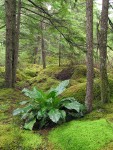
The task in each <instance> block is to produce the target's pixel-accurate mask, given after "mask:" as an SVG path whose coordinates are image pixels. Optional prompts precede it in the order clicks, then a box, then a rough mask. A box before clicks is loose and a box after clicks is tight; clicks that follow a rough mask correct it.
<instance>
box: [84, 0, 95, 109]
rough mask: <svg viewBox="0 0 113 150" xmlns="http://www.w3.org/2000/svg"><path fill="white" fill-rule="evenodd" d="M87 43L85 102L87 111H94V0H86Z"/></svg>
mask: <svg viewBox="0 0 113 150" xmlns="http://www.w3.org/2000/svg"><path fill="white" fill-rule="evenodd" d="M86 19H87V21H86V45H87V55H86V60H87V62H86V63H87V88H86V98H85V104H86V108H87V112H91V111H92V101H93V76H94V75H93V0H87V1H86Z"/></svg>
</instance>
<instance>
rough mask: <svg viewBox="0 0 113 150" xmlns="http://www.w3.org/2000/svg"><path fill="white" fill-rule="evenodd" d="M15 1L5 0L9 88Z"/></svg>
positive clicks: (7, 80)
mask: <svg viewBox="0 0 113 150" xmlns="http://www.w3.org/2000/svg"><path fill="white" fill-rule="evenodd" d="M12 2H13V0H5V11H6V62H5V83H6V87H7V88H11V87H12V40H13V39H12V4H13V3H12Z"/></svg>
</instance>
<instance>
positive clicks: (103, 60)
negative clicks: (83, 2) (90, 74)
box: [99, 0, 109, 103]
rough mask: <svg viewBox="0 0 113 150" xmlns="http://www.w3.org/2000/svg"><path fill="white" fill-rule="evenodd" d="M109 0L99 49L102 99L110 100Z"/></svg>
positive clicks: (104, 15) (101, 30) (106, 2)
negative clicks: (108, 63) (108, 66)
mask: <svg viewBox="0 0 113 150" xmlns="http://www.w3.org/2000/svg"><path fill="white" fill-rule="evenodd" d="M108 8H109V0H103V2H102V12H101V20H100V33H99V50H100V78H101V101H102V102H103V103H106V102H108V101H109V86H108V76H107V29H108Z"/></svg>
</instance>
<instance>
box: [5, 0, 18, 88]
mask: <svg viewBox="0 0 113 150" xmlns="http://www.w3.org/2000/svg"><path fill="white" fill-rule="evenodd" d="M5 7H6V65H5V82H6V87H8V88H11V87H14V86H15V81H16V68H17V62H18V49H19V31H20V14H21V13H20V11H21V0H19V1H18V15H17V18H16V0H5Z"/></svg>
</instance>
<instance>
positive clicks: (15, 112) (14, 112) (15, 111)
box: [13, 108, 23, 116]
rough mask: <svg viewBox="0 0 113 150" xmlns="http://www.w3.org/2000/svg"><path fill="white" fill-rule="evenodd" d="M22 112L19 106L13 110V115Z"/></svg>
mask: <svg viewBox="0 0 113 150" xmlns="http://www.w3.org/2000/svg"><path fill="white" fill-rule="evenodd" d="M22 112H23V110H22V108H17V109H15V110H14V111H13V116H16V115H18V114H20V113H22Z"/></svg>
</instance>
